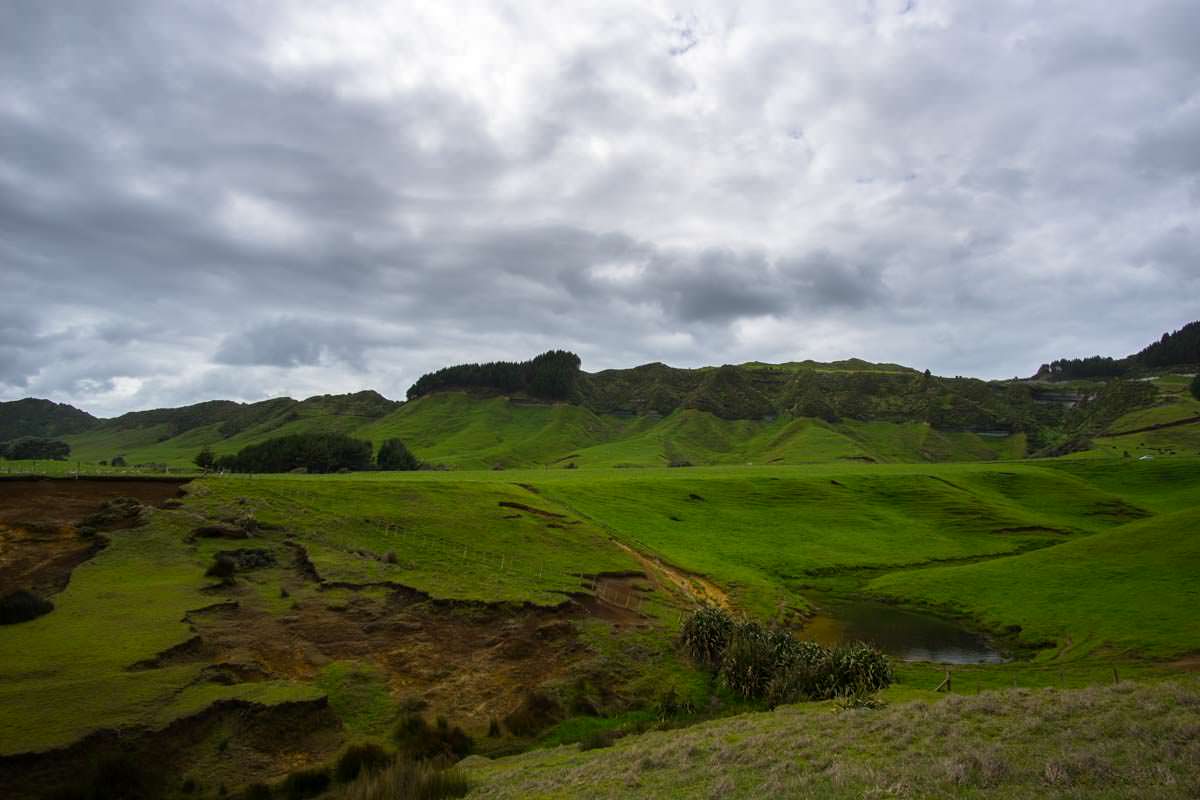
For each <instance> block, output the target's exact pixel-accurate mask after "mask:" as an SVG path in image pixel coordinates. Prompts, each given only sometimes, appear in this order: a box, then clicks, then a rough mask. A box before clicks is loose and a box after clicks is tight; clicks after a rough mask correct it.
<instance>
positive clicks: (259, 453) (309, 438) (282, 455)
mask: <svg viewBox="0 0 1200 800" xmlns="http://www.w3.org/2000/svg"><path fill="white" fill-rule="evenodd" d="M370 466H371V443H370V442H367V441H363V440H361V439H353V438H351V437H349V436H347V435H345V434H344V433H293V434H290V435H288V436H278V437H276V438H274V439H268V440H266V441H265V442H260V443H259V444H252V445H250V446H248V447H244V448H242V449H241V450H239V451H238V453H237V455H236V456H231V455H223V456H220V457H218V458H217V459H215V460H214V461H213V467H214V468H216V469H221V470H229V471H232V472H291V471H294V470H304V471H306V472H319V473H329V472H337V471H338V470H341V469H348V470H364V469H369V468H370Z"/></svg>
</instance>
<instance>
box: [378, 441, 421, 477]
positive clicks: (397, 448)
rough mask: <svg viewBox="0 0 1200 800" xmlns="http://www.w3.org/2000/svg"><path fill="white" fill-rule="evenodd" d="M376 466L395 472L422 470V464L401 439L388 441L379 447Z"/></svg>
mask: <svg viewBox="0 0 1200 800" xmlns="http://www.w3.org/2000/svg"><path fill="white" fill-rule="evenodd" d="M375 465H376V466H377V467H379V468H380V469H395V470H414V469H420V468H421V462H420V461H418V460H417V457H416V456H414V455H413V454H412V451H410V450H409V449H408V446H407V445H405V444H404V442H402V441H400V440H399V439H388V440H386V441H384V443H383V444H381V445H379V453H378V455H376V456H375Z"/></svg>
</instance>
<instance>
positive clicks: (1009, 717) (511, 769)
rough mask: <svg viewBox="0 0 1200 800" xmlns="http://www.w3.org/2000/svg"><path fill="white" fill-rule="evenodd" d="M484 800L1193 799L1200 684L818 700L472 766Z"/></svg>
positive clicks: (1198, 769)
mask: <svg viewBox="0 0 1200 800" xmlns="http://www.w3.org/2000/svg"><path fill="white" fill-rule="evenodd" d="M463 767H464V769H465V771H466V773H467V776H468V778H469V779H470V780H471V782H472V784H473V786H474V789H473V791H472V792H471V795H470V796H471V797H477V798H496V799H497V800H499V799H500V798H526V799H529V800H533V798H570V797H578V798H594V797H610V798H617V797H631V798H632V797H637V798H647V797H649V798H655V797H662V798H666V797H671V798H676V797H696V798H700V797H704V798H708V797H721V798H752V797H811V798H856V799H857V798H863V797H912V798H915V797H921V798H938V797H945V798H961V797H979V798H1024V797H1089V798H1189V797H1196V796H1197V794H1198V793H1200V680H1197V679H1195V678H1188V679H1184V680H1180V681H1175V682H1161V683H1156V684H1148V685H1141V684H1134V683H1122V684H1119V685H1114V686H1097V687H1092V688H1088V689H1079V690H1067V691H1059V690H1055V689H1040V690H1024V689H1015V690H1012V689H1010V690H1007V691H992V692H984V693H981V694H977V695H972V696H961V695H955V696H951V697H947V698H945V699H941V700H938V701H936V702H930V701H929V700H927V699H926V700H918V701H910V702H906V703H897V704H893V705H890V706H888V707H886V708H883V709H876V710H867V709H862V710H849V711H836V709H835V707H834V705H833V704H830V703H821V704H807V705H803V706H791V707H786V708H781V709H777V710H776V711H774V712H768V713H760V714H746V715H742V716H739V717H734V718H731V719H724V720H719V721H716V722H710V723H705V724H702V725H698V726H695V727H692V728H689V729H686V730H671V731H664V732H657V733H650V734H646V735H643V736H636V737H629V738H626V739H623V740H620V741H618V742H617V743H616V744H615V745H614V746H613V747H611V748H608V749H597V750H589V751H586V752H581V751H580V750H579V749H578V748H576V747H563V748H557V749H553V750H544V751H537V752H533V753H528V754H525V755H522V756H517V757H514V758H506V759H503V760H498V761H487V760H484V759H478V758H474V759H471V760H470V761H468V762H465V763H464V764H463Z"/></svg>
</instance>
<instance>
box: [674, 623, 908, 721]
mask: <svg viewBox="0 0 1200 800" xmlns="http://www.w3.org/2000/svg"><path fill="white" fill-rule="evenodd" d="M682 639H683V645H684V648H685V649H686V650H687V652H688V654H689V655H690V656H691V657H692V658H693V659H694V660H695V661H696V662H697V663H699V664H701V665H702V666H705V667H707V668H708V669H710V670H712V671H714V672H717V673H718V674H719V675H720V677H721V680H722V682H723V683H724V684H725V685H726V686H727V687H728V688H729V689H730V690H731V691H733V692H734V693H735V694H737V695H739V696H741V697H743V698H745V699H747V700H764V701H766V703H767V705H769V706H770V707H772V708H774V707H775V706H777V705H780V704H783V703H794V702H797V701H799V700H827V699H830V698H834V697H847V696H851V695H863V694H869V693H873V692H877V691H879V690H880V689H885V688H887V687H888V686H889V685H891V683H892V679H893V675H892V666H891V663H890V662H889V661H888V659H887V656H885V655H884V654H883V653H881V652H880V651H879V650H877V649H876V648H874V647H871V646H870V645H867V644H864V643H862V642H855V643H852V644H846V645H840V646H838V647H835V648H833V649H830V648H827V647H823V646H822V645H819V644H817V643H816V642H808V641H800V640H798V639H795V638H793V637H792V636H791V635H790V634H789V633H787V632H786V631H771V630H767V629H766V628H764V627H763V626H762V625H759V624H758V623H757V622H752V621H747V622H737V621H735V620H734V619H733V618H732V617H731V616H729V614H728V613H727V612H726V611H724V610H722V609H719V608H716V607H714V606H702V607H701V608H700V609H698V610H697V611H696V612H695V613H693V614H692V615H691V616H690V617H689V618H688V619H687V621H686V622H685V623H684V626H683V632H682Z"/></svg>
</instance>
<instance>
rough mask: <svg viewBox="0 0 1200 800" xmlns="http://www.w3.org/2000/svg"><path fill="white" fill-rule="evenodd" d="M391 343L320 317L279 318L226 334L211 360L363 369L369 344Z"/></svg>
mask: <svg viewBox="0 0 1200 800" xmlns="http://www.w3.org/2000/svg"><path fill="white" fill-rule="evenodd" d="M387 344H391V342H389V341H388V340H386V339H384V338H382V337H380V336H375V335H372V334H370V333H368V332H366V331H364V330H361V329H360V328H359V327H358V326H356V325H350V324H346V323H341V322H326V321H322V320H302V319H279V320H272V321H269V322H264V323H262V324H259V325H255V326H254V327H252V328H250V329H249V330H245V331H239V332H237V333H232V334H229V335H227V336H226V337H225V338H224V339H223V340H222V341H221V345H220V347H219V348H218V349H217V352H216V354H215V355H214V356H213V361H214V362H216V363H217V364H230V365H234V366H248V365H257V366H271V367H297V366H313V365H316V364H321V363H322V362H342V363H345V364H347V365H349V366H351V367H353V368H355V369H360V370H361V369H365V368H366V364H365V361H364V356H365V354H366V351H367V350H368V349H369V348H371V347H377V346H383V345H387Z"/></svg>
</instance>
